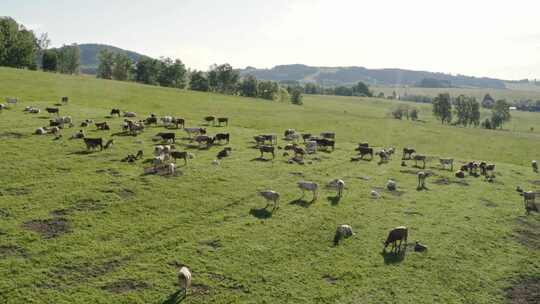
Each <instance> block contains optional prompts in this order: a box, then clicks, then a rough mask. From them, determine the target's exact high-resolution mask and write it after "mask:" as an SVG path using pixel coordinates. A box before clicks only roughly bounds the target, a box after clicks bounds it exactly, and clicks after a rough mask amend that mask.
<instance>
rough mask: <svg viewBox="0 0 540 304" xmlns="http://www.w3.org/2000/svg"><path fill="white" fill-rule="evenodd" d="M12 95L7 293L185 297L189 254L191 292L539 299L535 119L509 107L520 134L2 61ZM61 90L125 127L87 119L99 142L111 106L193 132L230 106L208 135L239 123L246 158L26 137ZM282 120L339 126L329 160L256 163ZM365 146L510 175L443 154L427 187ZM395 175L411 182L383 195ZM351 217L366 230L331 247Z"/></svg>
mask: <svg viewBox="0 0 540 304" xmlns="http://www.w3.org/2000/svg"><path fill="white" fill-rule="evenodd" d="M0 96H16V97H19V98H21V99H22V102H21V104H19V105H17V106H14V107H12V108H11V109H8V110H4V111H2V112H0V151H1V156H2V161H1V162H0V172H2V174H0V303H174V302H175V300H179V299H177V298H175V295H177V291H178V288H177V286H176V282H177V280H176V271H177V265H179V264H185V265H188V266H189V268H190V269H191V270H192V273H193V283H194V286H193V288H192V290H191V291H190V294H189V295H188V297H187V298H186V299H185V300H183V301H182V302H183V303H490V304H492V303H505V302H507V301H509V300H508V298H507V297H508V295H509V294H510V295H511V296H513V297H515V298H516V299H519V300H523V299H525V300H527V299H529V301H531V300H530V299H532V301H535V299H538V298H534V294H532V295H531V293H534V290H535V288H538V285H539V284H540V283H539V282H540V254H539V249H540V233H539V231H540V219H539V216H538V214H532V215H529V216H525V215H524V208H523V202H522V198H521V197H520V196H518V194H517V193H516V191H515V187H516V186H518V185H521V186H522V187H523V188H525V189H526V190H533V189H536V190H539V188H540V176H539V175H537V174H534V173H533V172H532V170H531V168H530V162H531V160H532V159H540V134H539V133H538V130H540V115H538V114H534V113H521V112H513V115H514V117H513V121H512V122H511V123H510V124H508V125H507V127H508V129H510V130H509V131H508V130H507V131H489V130H482V129H474V128H458V127H449V126H441V125H440V124H439V123H438V122H437V121H436V120H435V119H434V118H433V117H431V115H430V108H429V107H428V106H425V105H420V107H421V113H420V119H421V120H422V121H423V122H416V123H414V122H409V121H397V120H394V119H391V118H389V116H388V113H389V111H390V109H391V108H392V107H393V106H394V105H395V102H390V101H386V100H377V99H361V98H340V97H326V96H306V97H305V99H304V106H293V105H290V104H284V103H276V102H268V101H263V100H258V99H250V98H240V97H234V96H225V95H218V94H207V93H196V92H190V91H181V90H173V89H164V88H158V87H151V86H142V85H138V84H132V83H122V82H115V81H102V80H95V79H89V78H87V77H71V76H62V75H55V74H46V73H40V72H26V71H18V70H11V69H0ZM61 96H69V97H70V100H71V101H70V104H69V105H66V106H62V107H61V114H63V115H71V116H72V117H73V118H74V119H75V121H76V122H80V121H81V120H82V119H86V118H92V119H94V120H96V121H97V122H100V121H105V120H107V121H109V122H110V123H111V124H112V130H111V132H110V133H107V132H104V131H95V127H93V126H92V127H89V128H88V130H87V132H88V134H89V135H90V136H92V137H104V138H110V134H112V133H114V132H117V131H119V130H120V124H121V121H122V119H119V118H115V119H106V118H104V117H105V116H106V115H108V113H109V111H110V109H111V108H113V107H115V108H116V107H119V108H121V109H122V110H126V111H135V112H137V113H138V114H139V116H140V117H145V116H147V115H148V114H150V113H156V114H158V115H175V116H181V117H185V118H186V120H187V126H197V125H200V124H201V123H202V122H201V121H202V117H204V116H206V115H208V114H214V115H217V116H228V117H230V124H229V127H226V128H225V127H222V128H218V127H209V128H208V130H209V133H210V134H215V133H217V132H224V131H226V132H230V133H231V135H232V141H231V144H230V146H232V147H233V155H232V156H231V157H230V158H227V159H224V160H223V161H222V162H221V164H220V165H219V166H213V165H212V164H211V162H212V160H214V159H215V155H216V153H217V152H218V151H219V149H220V148H219V147H213V148H212V149H210V150H208V151H206V150H200V151H199V150H196V149H193V150H190V151H191V152H192V153H194V154H195V159H193V160H191V161H190V162H189V164H188V165H187V166H185V167H183V166H180V168H179V170H180V171H181V172H182V174H179V175H178V176H174V177H159V176H153V175H150V176H144V175H142V173H143V168H144V166H147V165H145V164H143V163H141V162H138V163H136V164H128V163H123V162H120V159H122V158H123V157H125V156H126V155H127V154H128V153H135V152H137V150H139V149H143V150H144V152H145V154H146V156H147V157H149V155H150V154H151V151H152V149H153V145H154V144H155V143H154V142H153V141H152V140H151V139H152V137H153V135H155V134H156V133H158V132H161V131H162V130H163V128H161V127H155V128H154V127H150V128H148V129H147V130H146V131H145V132H144V133H143V134H142V135H140V136H138V137H122V136H118V137H115V145H114V146H113V148H112V149H111V150H106V151H103V152H95V153H90V154H86V153H83V151H84V150H85V149H84V144H83V143H82V142H81V141H77V140H68V137H69V136H71V134H72V133H75V132H76V131H77V130H78V128H73V129H65V130H63V131H62V132H63V139H60V140H56V141H55V140H53V138H52V137H51V136H48V135H45V136H37V135H31V134H32V133H33V131H34V130H35V129H36V128H37V127H41V126H44V125H47V124H48V119H49V117H48V115H47V114H46V113H45V114H43V113H41V114H37V115H32V114H24V113H23V111H22V110H23V108H24V106H26V105H34V106H38V107H40V108H41V109H44V108H45V107H46V106H51V105H53V104H54V103H56V102H57V101H58V100H59V99H60V97H61ZM530 127H534V128H535V130H536V131H535V132H529V130H530ZM287 128H295V129H297V130H299V131H305V132H311V133H319V132H321V131H325V130H332V131H335V132H336V134H337V147H336V150H335V151H334V152H332V153H324V152H319V153H318V154H317V156H318V157H319V158H320V160H316V159H313V158H314V156H309V157H308V158H310V159H311V161H310V162H308V163H306V165H303V166H302V165H297V164H294V165H292V164H288V163H287V162H286V158H285V157H282V156H281V155H280V154H281V153H278V154H279V155H278V156H277V157H276V159H275V160H274V161H269V162H262V161H256V160H254V159H255V158H257V157H258V156H259V153H258V151H257V150H255V149H253V148H251V147H252V146H253V143H252V142H251V138H252V136H253V135H256V134H259V133H263V132H274V133H277V134H283V131H284V130H285V129H287ZM177 134H178V135H179V136H181V135H184V132H182V131H177ZM360 141H368V142H369V143H370V144H371V145H374V146H379V147H383V146H384V147H388V146H395V147H397V148H398V151H400V150H401V148H403V147H404V146H409V147H414V148H416V149H417V150H418V151H419V152H421V153H424V154H426V155H429V156H433V157H439V156H440V157H453V158H455V159H456V160H458V162H464V161H469V160H486V161H489V162H493V163H495V164H496V166H497V177H496V180H495V182H493V183H489V182H486V181H484V180H483V178H474V177H467V178H465V179H464V180H463V181H461V180H457V179H455V178H454V177H453V173H452V172H450V171H448V170H441V169H440V168H439V166H438V164H437V162H436V161H435V160H434V161H432V162H429V163H428V168H427V169H426V170H429V171H431V172H433V173H434V176H432V177H430V178H429V179H428V182H427V186H428V188H429V190H426V191H417V190H416V185H417V179H416V175H415V174H416V172H417V171H419V169H416V168H414V167H412V165H413V163H412V162H409V164H408V166H407V167H401V166H400V160H398V159H399V158H400V153H399V152H398V154H397V155H395V156H394V158H393V160H392V161H390V163H388V164H383V165H378V164H377V161H376V160H375V161H371V162H367V161H360V162H350V161H349V159H350V157H351V156H353V155H354V148H355V147H356V145H357V143H358V142H360ZM178 144H179V145H181V143H180V142H179V143H178ZM283 144H284V142H283V141H282V140H280V145H283ZM180 163H181V162H180ZM334 178H342V179H344V180H345V182H346V183H347V186H346V189H345V195H344V197H343V198H342V199H341V200H340V201H339V202H337V201H336V200H335V199H334V195H335V192H334V191H332V190H325V189H322V190H321V191H320V194H319V199H318V200H317V201H316V202H314V203H312V204H309V203H306V202H304V201H301V200H299V198H300V196H301V192H300V190H298V188H296V182H297V181H299V180H301V179H305V180H311V181H315V182H318V183H319V184H320V185H322V184H326V183H327V182H329V181H330V180H332V179H334ZM389 178H394V179H395V180H396V181H397V183H398V191H397V192H387V191H383V194H382V198H381V199H371V198H370V191H371V190H372V189H379V188H383V187H384V185H385V184H386V181H387V180H388V179H389ZM262 189H273V190H276V191H278V192H280V193H281V207H280V208H279V209H278V210H277V211H276V212H274V213H273V214H272V213H269V212H267V211H265V210H263V209H262V208H263V207H264V205H265V202H264V201H263V199H262V198H260V197H259V196H258V195H257V192H256V191H257V190H262ZM339 224H350V225H351V226H352V227H353V229H354V230H355V232H356V235H355V236H354V237H352V238H349V239H346V240H344V241H343V242H342V243H341V244H340V245H339V246H337V247H333V246H332V239H333V236H334V231H335V228H336V226H337V225H339ZM399 225H406V226H407V227H409V243H411V244H413V243H414V241H415V240H420V241H421V242H422V243H424V244H426V245H427V246H429V250H428V251H427V252H425V253H415V252H414V251H413V250H411V249H410V248H409V250H407V252H406V254H405V255H404V256H394V255H391V254H389V255H384V254H381V250H382V247H383V246H382V242H383V240H384V239H385V238H386V235H387V233H388V231H389V229H391V228H392V227H395V226H399ZM531 282H532V283H531ZM535 282H536V283H535ZM531 284H532V285H531ZM534 284H536V285H534ZM516 286H517V287H516ZM531 286H532V287H531ZM526 287H529V288H530V289H529V291H527V289H526ZM527 297H528V298H527ZM515 303H518V302H515ZM524 303H527V302H524ZM529 303H533V302H529Z"/></svg>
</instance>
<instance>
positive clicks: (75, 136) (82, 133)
mask: <svg viewBox="0 0 540 304" xmlns="http://www.w3.org/2000/svg"><path fill="white" fill-rule="evenodd" d="M85 137H86V135H85V134H84V131H83V130H79V132H77V133H75V134H73V135H71V139H81V138H85Z"/></svg>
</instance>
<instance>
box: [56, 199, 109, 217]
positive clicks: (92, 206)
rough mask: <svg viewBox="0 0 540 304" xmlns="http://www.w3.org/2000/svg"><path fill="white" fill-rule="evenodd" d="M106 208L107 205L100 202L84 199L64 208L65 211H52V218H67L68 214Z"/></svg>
mask: <svg viewBox="0 0 540 304" xmlns="http://www.w3.org/2000/svg"><path fill="white" fill-rule="evenodd" d="M105 207H106V205H105V204H104V203H102V202H100V200H95V199H92V198H84V199H81V200H79V201H77V202H76V203H75V204H74V205H73V206H71V207H68V208H64V209H56V210H53V211H51V213H50V214H51V215H52V216H66V215H68V214H71V213H74V212H88V211H98V210H102V209H104V208H105Z"/></svg>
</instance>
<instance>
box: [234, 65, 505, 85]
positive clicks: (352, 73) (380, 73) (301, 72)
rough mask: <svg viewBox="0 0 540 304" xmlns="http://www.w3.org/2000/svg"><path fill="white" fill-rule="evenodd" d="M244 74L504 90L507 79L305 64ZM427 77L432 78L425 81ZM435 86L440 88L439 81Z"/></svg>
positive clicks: (325, 81) (329, 81)
mask: <svg viewBox="0 0 540 304" xmlns="http://www.w3.org/2000/svg"><path fill="white" fill-rule="evenodd" d="M240 73H241V74H242V75H247V74H251V75H254V76H256V77H257V78H259V79H265V80H274V81H299V82H316V83H320V84H323V85H326V86H338V85H352V84H354V83H356V82H358V81H363V82H366V83H368V84H372V85H380V86H417V85H418V86H425V85H426V84H428V83H433V82H437V81H438V82H442V83H444V87H448V86H454V87H463V88H468V87H470V88H493V89H504V88H505V87H506V86H505V82H504V81H503V80H499V79H493V78H485V77H484V78H477V77H471V76H464V75H450V74H444V73H433V72H426V71H412V70H403V69H366V68H363V67H313V66H307V65H302V64H291V65H278V66H275V67H273V68H271V69H257V68H253V67H247V68H245V69H243V70H240ZM426 80H430V81H428V82H426ZM435 87H440V84H438V85H437V86H435Z"/></svg>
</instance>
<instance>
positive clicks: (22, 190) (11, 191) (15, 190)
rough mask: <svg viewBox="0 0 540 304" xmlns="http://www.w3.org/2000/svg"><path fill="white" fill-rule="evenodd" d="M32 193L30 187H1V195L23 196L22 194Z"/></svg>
mask: <svg viewBox="0 0 540 304" xmlns="http://www.w3.org/2000/svg"><path fill="white" fill-rule="evenodd" d="M30 193H32V190H31V189H30V188H26V187H10V188H5V189H0V196H8V195H11V196H21V195H28V194H30Z"/></svg>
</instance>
